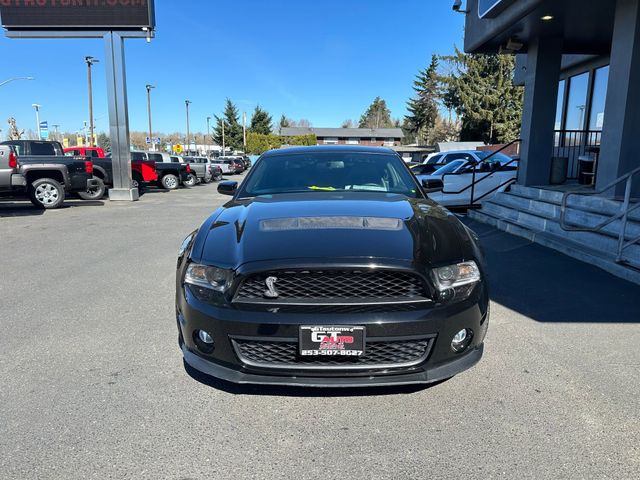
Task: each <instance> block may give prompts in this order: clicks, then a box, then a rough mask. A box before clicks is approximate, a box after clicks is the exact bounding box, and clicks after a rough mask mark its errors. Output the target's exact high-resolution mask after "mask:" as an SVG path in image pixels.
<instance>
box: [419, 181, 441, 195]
mask: <svg viewBox="0 0 640 480" xmlns="http://www.w3.org/2000/svg"><path fill="white" fill-rule="evenodd" d="M422 189H423V190H424V191H425V192H426V193H433V192H440V191H442V190H443V189H444V183H442V180H440V179H437V178H426V179H424V180H422Z"/></svg>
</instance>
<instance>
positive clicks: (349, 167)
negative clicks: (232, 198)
mask: <svg viewBox="0 0 640 480" xmlns="http://www.w3.org/2000/svg"><path fill="white" fill-rule="evenodd" d="M354 191H360V192H362V191H366V192H380V193H395V194H402V195H406V196H409V197H416V196H418V195H419V192H418V190H417V188H416V184H415V182H414V180H413V177H412V176H411V174H410V173H409V172H408V171H407V169H406V167H405V166H404V165H403V164H402V161H401V160H400V159H399V158H398V157H397V156H395V155H388V154H376V153H359V152H358V153H352V152H331V153H329V152H327V153H325V152H314V153H295V154H294V153H290V154H281V155H269V156H267V157H264V158H262V159H261V160H260V161H258V162H257V163H256V166H255V167H254V168H253V169H252V173H251V174H250V176H249V177H248V178H247V180H246V182H245V184H243V187H242V190H241V192H240V194H239V196H241V197H242V196H258V195H270V194H278V193H293V192H354Z"/></svg>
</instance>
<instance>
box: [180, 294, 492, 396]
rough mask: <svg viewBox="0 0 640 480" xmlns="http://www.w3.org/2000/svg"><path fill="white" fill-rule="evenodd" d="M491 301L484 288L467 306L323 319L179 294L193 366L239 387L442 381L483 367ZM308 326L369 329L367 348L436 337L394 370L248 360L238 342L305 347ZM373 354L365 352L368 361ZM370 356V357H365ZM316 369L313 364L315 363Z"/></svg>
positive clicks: (183, 337)
mask: <svg viewBox="0 0 640 480" xmlns="http://www.w3.org/2000/svg"><path fill="white" fill-rule="evenodd" d="M488 308H489V307H488V295H487V292H486V289H485V287H484V285H483V284H480V285H478V286H477V287H476V291H475V292H474V294H473V295H472V296H471V297H470V298H469V299H467V300H465V301H464V302H460V303H457V304H452V305H447V306H437V305H432V304H431V305H428V306H423V307H420V308H416V309H412V310H408V311H405V310H402V309H399V311H395V312H368V313H367V312H365V313H362V312H359V313H332V312H328V313H323V312H322V311H316V312H303V313H301V312H281V311H279V309H274V310H273V311H251V310H244V309H243V310H240V309H237V308H234V307H218V306H214V305H212V304H209V303H206V302H202V301H200V300H199V299H198V298H197V297H196V296H195V295H194V293H193V292H192V291H191V290H190V288H189V287H184V288H180V289H179V291H178V295H177V309H176V310H177V311H176V315H177V325H178V330H179V333H180V346H181V349H182V352H183V355H184V359H185V361H186V363H187V364H188V365H190V366H191V367H192V368H194V369H196V370H199V371H201V372H203V373H205V374H208V375H212V376H214V377H217V378H220V379H223V380H227V381H230V382H234V383H252V384H265V385H297V386H316V387H355V386H375V385H378V386H384V385H408V384H426V383H432V382H437V381H439V380H442V379H445V378H449V377H451V376H453V375H456V374H457V373H460V372H462V371H464V370H466V369H468V368H470V367H472V366H473V365H475V364H476V363H477V362H478V361H479V360H480V358H481V357H482V353H483V342H484V337H485V334H486V330H487V327H488V323H489V322H488V319H489V311H488ZM300 325H364V326H365V327H366V337H367V344H369V342H371V343H375V342H376V341H378V342H383V341H388V340H390V341H394V340H395V339H399V340H404V339H407V338H424V339H429V347H428V348H427V349H426V350H425V355H424V357H420V359H419V361H413V362H406V363H398V364H397V365H394V364H381V365H379V366H378V365H376V364H374V363H369V364H366V365H358V366H357V367H356V366H353V364H349V363H344V366H343V364H340V365H337V366H336V365H335V364H334V365H330V366H325V365H323V364H319V366H314V367H309V366H305V364H304V363H300V364H295V363H289V364H287V365H284V364H282V363H279V362H278V361H275V362H274V363H273V364H271V365H266V364H264V363H263V364H259V363H254V362H251V361H248V360H247V358H246V357H244V356H243V354H242V352H241V351H239V349H238V348H237V344H236V340H237V339H239V338H241V339H251V340H255V341H256V342H263V341H264V342H272V341H273V342H278V341H283V342H287V343H289V344H290V343H291V342H297V340H296V339H297V338H298V334H299V326H300ZM463 328H469V329H471V330H472V331H473V338H472V341H471V343H470V345H469V346H468V348H467V349H466V350H465V351H464V352H462V353H459V354H458V353H455V352H454V351H453V350H452V349H451V340H452V338H453V336H454V335H455V334H456V333H457V332H458V331H459V330H461V329H463ZM197 330H205V331H207V332H209V333H210V334H211V335H212V336H213V339H214V348H213V351H210V352H205V351H203V350H201V349H200V348H199V347H200V346H201V345H198V343H197V341H196V338H195V337H196V335H195V334H194V332H196V331H197ZM366 355H367V349H366V348H365V357H366ZM362 358H364V357H362ZM307 365H308V364H307Z"/></svg>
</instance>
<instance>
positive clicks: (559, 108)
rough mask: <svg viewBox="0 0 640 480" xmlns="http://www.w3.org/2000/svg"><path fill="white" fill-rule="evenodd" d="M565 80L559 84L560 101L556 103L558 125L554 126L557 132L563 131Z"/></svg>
mask: <svg viewBox="0 0 640 480" xmlns="http://www.w3.org/2000/svg"><path fill="white" fill-rule="evenodd" d="M564 84H565V81H564V80H560V83H559V84H558V101H557V102H556V123H555V125H554V129H555V130H561V129H562V106H563V105H564Z"/></svg>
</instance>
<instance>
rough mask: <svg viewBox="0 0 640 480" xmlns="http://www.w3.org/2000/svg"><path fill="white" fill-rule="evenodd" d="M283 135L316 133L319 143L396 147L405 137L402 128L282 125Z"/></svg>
mask: <svg viewBox="0 0 640 480" xmlns="http://www.w3.org/2000/svg"><path fill="white" fill-rule="evenodd" d="M280 135H282V136H283V137H298V136H302V135H315V136H316V138H317V139H318V145H366V146H371V147H396V146H399V145H400V143H401V142H402V139H403V138H404V133H402V129H401V128H314V127H282V128H281V129H280Z"/></svg>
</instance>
